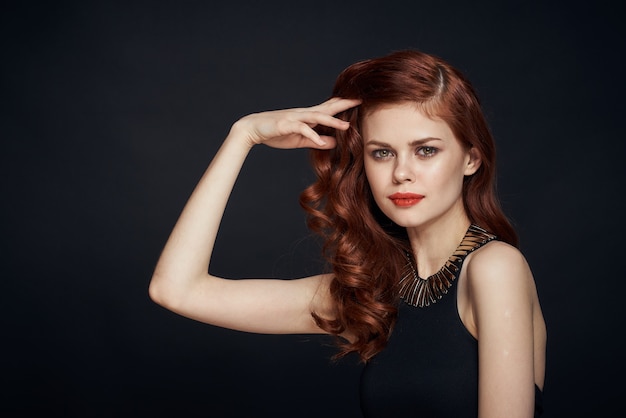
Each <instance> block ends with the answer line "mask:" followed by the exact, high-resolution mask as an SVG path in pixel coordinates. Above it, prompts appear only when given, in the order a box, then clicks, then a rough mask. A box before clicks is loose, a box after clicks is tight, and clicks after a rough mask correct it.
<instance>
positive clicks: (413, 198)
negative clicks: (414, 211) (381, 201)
mask: <svg viewBox="0 0 626 418" xmlns="http://www.w3.org/2000/svg"><path fill="white" fill-rule="evenodd" d="M387 198H388V199H390V200H391V201H392V202H393V204H394V205H396V206H401V207H408V206H413V205H416V204H418V203H419V202H420V201H421V200H422V199H423V198H424V196H423V195H421V194H415V193H394V194H392V195H389V196H387Z"/></svg>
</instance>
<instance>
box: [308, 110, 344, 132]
mask: <svg viewBox="0 0 626 418" xmlns="http://www.w3.org/2000/svg"><path fill="white" fill-rule="evenodd" d="M302 120H303V121H305V122H306V123H308V124H309V126H316V125H324V126H328V127H329V128H335V129H341V130H346V129H348V128H349V127H350V123H349V122H348V121H345V120H341V119H339V118H336V117H334V116H332V115H329V114H326V113H322V112H308V113H306V114H304V115H302Z"/></svg>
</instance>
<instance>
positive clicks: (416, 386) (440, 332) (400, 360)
mask: <svg viewBox="0 0 626 418" xmlns="http://www.w3.org/2000/svg"><path fill="white" fill-rule="evenodd" d="M477 247H478V246H477ZM477 247H476V248H477ZM474 249H475V248H474ZM463 258H464V257H463ZM462 262H463V260H461V262H460V263H461V264H459V271H460V265H462ZM458 274H459V272H457V273H456V276H457V277H455V279H457V280H453V281H452V283H451V286H450V288H449V289H448V292H447V294H445V295H443V297H442V298H441V299H439V300H437V302H436V303H433V304H430V305H429V306H425V307H421V308H420V307H415V306H410V305H408V304H407V303H404V302H401V303H400V306H399V312H398V320H397V322H396V325H395V328H394V330H393V333H392V335H391V337H390V339H389V342H388V345H387V347H386V348H385V349H384V350H383V351H382V352H380V353H378V354H377V355H376V356H375V357H374V358H373V359H372V360H370V362H368V364H367V365H366V366H365V368H364V369H363V372H362V375H361V384H360V392H361V410H362V412H363V415H364V417H366V418H389V417H424V418H430V417H438V418H444V417H445V418H447V417H450V418H465V417H468V418H470V417H471V418H475V417H476V416H477V415H478V341H477V340H476V339H475V338H474V337H473V336H472V335H471V334H470V333H469V331H468V330H467V329H466V328H465V326H464V325H463V323H462V322H461V318H460V317H459V313H458V309H457V283H458ZM542 410H543V408H542V392H541V391H540V390H539V388H537V386H535V417H539V416H540V415H541V413H542Z"/></svg>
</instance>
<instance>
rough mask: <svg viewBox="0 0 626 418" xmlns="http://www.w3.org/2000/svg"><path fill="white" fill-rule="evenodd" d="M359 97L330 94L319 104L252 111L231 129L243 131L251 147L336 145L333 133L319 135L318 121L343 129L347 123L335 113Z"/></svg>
mask: <svg viewBox="0 0 626 418" xmlns="http://www.w3.org/2000/svg"><path fill="white" fill-rule="evenodd" d="M360 103H361V102H360V100H356V99H341V98H337V97H335V98H332V99H329V100H327V101H325V102H323V103H321V104H319V105H316V106H312V107H306V108H295V109H286V110H274V111H268V112H261V113H253V114H251V115H248V116H245V117H243V118H241V119H240V120H238V121H237V122H236V123H235V124H234V125H233V128H232V130H231V132H232V131H236V132H238V134H240V135H243V136H244V137H245V138H246V140H247V141H248V145H249V146H250V147H252V146H254V145H256V144H265V145H268V146H270V147H274V148H319V149H330V148H334V147H335V145H336V143H337V142H336V140H335V138H334V137H332V136H325V135H322V136H320V135H319V134H318V133H317V132H315V131H314V130H313V128H314V127H316V126H318V125H323V126H327V127H329V128H334V129H341V130H346V129H348V128H349V126H350V124H349V123H348V122H346V121H343V120H341V119H338V118H336V117H334V115H336V114H337V113H340V112H343V111H344V110H347V109H350V108H352V107H355V106H358V105H359V104H360Z"/></svg>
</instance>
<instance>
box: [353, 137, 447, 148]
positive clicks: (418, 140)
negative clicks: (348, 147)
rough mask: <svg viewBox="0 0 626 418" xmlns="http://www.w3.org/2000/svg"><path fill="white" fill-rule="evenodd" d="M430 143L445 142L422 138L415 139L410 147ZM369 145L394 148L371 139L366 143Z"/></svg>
mask: <svg viewBox="0 0 626 418" xmlns="http://www.w3.org/2000/svg"><path fill="white" fill-rule="evenodd" d="M430 141H443V139H441V138H435V137H428V138H420V139H414V140H413V141H411V142H409V145H410V146H412V147H414V146H417V145H423V144H425V143H427V142H430ZM368 145H375V146H377V147H387V148H392V146H391V145H390V144H388V143H386V142H380V141H376V140H375V139H371V140H369V141H367V142H366V143H365V146H368Z"/></svg>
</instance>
